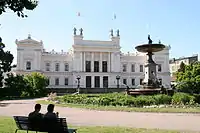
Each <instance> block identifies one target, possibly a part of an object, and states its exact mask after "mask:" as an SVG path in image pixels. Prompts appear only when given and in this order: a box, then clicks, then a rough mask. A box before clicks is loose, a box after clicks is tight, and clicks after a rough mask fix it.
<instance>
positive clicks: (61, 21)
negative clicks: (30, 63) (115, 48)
mask: <svg viewBox="0 0 200 133" xmlns="http://www.w3.org/2000/svg"><path fill="white" fill-rule="evenodd" d="M199 5H200V1H198V0H192V1H188V0H123V1H122V0H57V1H56V2H55V1H53V0H40V1H39V6H38V7H37V8H36V9H35V10H34V11H27V12H26V13H27V14H28V16H29V17H28V18H24V19H22V18H18V17H17V15H16V14H14V13H12V12H11V11H8V12H7V13H4V14H3V15H1V16H0V23H1V27H0V36H1V37H2V38H3V42H4V43H5V44H6V47H7V49H8V50H10V51H11V52H12V53H13V54H14V55H15V57H16V44H15V39H19V40H20V39H25V38H27V36H28V34H31V36H32V38H33V39H36V40H38V41H40V40H43V42H44V47H45V48H46V49H47V50H52V49H55V50H56V51H61V50H62V49H63V50H64V51H67V50H68V49H69V48H70V47H71V45H72V43H73V40H72V37H73V36H72V34H73V27H74V26H76V27H77V28H80V27H82V28H83V30H84V31H83V33H84V39H87V40H88V39H91V40H109V39H110V38H109V30H110V29H111V28H113V29H114V30H117V29H120V35H121V47H122V51H124V52H128V51H130V52H133V51H135V49H134V47H135V46H136V45H138V44H141V43H144V42H147V35H148V33H150V35H151V38H152V40H153V41H155V42H158V40H159V39H160V40H161V42H162V43H164V44H166V45H171V50H170V57H180V56H190V55H192V54H195V53H197V54H198V53H199V51H200V41H199V37H200V26H199V24H200V14H199V13H200V8H199ZM78 12H80V14H81V16H80V17H78V16H77V13H78ZM114 14H116V19H115V20H113V16H114ZM15 62H16V59H15Z"/></svg>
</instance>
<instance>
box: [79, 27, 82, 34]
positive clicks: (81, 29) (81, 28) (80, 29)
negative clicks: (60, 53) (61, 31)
mask: <svg viewBox="0 0 200 133" xmlns="http://www.w3.org/2000/svg"><path fill="white" fill-rule="evenodd" d="M79 31H80V35H81V36H82V35H83V29H82V28H80V30H79Z"/></svg>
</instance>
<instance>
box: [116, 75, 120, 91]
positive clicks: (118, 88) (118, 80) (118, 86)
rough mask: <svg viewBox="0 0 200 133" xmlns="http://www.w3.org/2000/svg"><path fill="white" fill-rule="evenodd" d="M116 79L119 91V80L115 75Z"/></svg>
mask: <svg viewBox="0 0 200 133" xmlns="http://www.w3.org/2000/svg"><path fill="white" fill-rule="evenodd" d="M116 79H117V88H118V89H119V79H120V76H119V75H117V76H116Z"/></svg>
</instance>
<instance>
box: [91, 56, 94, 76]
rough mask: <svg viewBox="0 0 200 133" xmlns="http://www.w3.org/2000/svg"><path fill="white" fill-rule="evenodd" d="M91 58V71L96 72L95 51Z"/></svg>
mask: <svg viewBox="0 0 200 133" xmlns="http://www.w3.org/2000/svg"><path fill="white" fill-rule="evenodd" d="M91 56H92V58H91V72H94V52H92V55H91Z"/></svg>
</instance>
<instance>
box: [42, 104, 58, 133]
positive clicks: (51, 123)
mask: <svg viewBox="0 0 200 133" xmlns="http://www.w3.org/2000/svg"><path fill="white" fill-rule="evenodd" d="M57 118H58V113H54V104H49V105H48V106H47V113H46V114H44V123H45V124H46V128H48V130H49V131H48V133H58V132H59V133H60V131H58V130H60V129H58V127H59V126H58V125H57Z"/></svg>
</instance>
